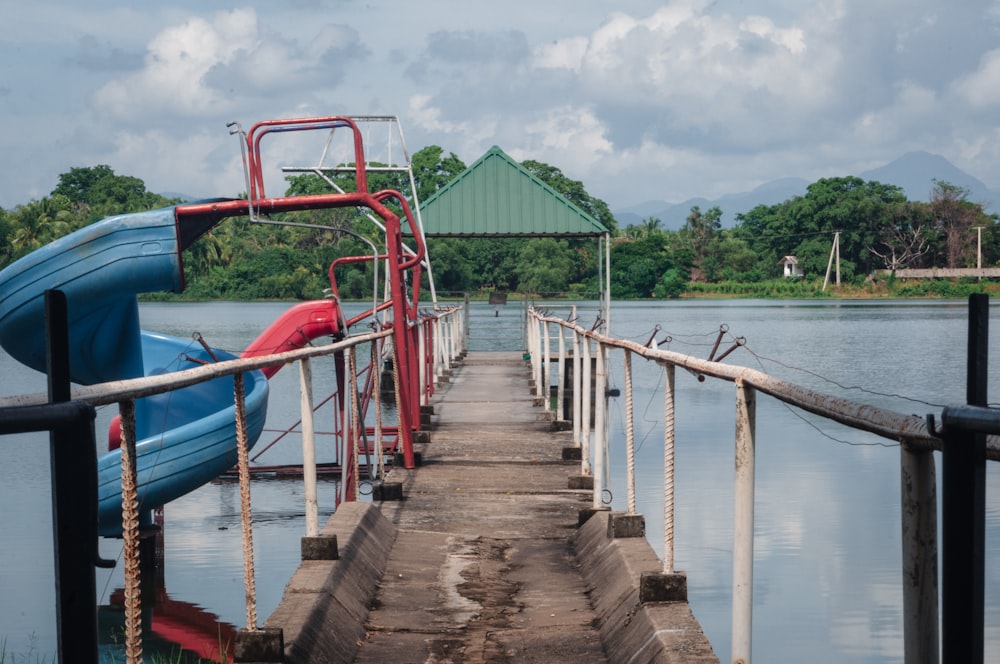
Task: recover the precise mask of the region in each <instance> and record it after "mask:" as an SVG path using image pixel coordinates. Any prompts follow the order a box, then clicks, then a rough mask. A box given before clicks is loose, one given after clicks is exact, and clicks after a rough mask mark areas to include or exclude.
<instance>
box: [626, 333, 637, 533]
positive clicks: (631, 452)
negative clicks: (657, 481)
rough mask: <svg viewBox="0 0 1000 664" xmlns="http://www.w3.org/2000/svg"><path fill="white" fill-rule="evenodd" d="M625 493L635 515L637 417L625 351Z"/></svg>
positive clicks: (630, 352) (629, 355) (628, 359)
mask: <svg viewBox="0 0 1000 664" xmlns="http://www.w3.org/2000/svg"><path fill="white" fill-rule="evenodd" d="M625 492H626V497H627V499H628V513H629V514H635V513H636V507H635V417H634V412H633V410H632V351H630V350H627V349H626V351H625Z"/></svg>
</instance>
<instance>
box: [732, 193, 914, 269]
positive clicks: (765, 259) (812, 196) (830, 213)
mask: <svg viewBox="0 0 1000 664" xmlns="http://www.w3.org/2000/svg"><path fill="white" fill-rule="evenodd" d="M905 201H906V197H905V195H904V194H903V192H902V190H901V189H900V188H899V187H896V186H893V185H886V184H882V183H880V182H875V181H869V182H865V181H864V180H862V179H861V178H857V177H840V178H823V179H820V180H817V181H816V182H814V183H813V184H811V185H809V187H808V188H807V190H806V194H805V195H804V196H796V197H794V198H791V199H789V200H787V201H785V202H784V203H780V204H778V205H772V206H758V207H756V208H754V209H753V210H750V211H749V212H747V213H745V214H739V215H737V236H738V237H740V238H741V239H743V240H744V241H745V242H746V243H747V244H748V246H749V247H750V248H751V249H752V250H753V251H754V252H756V253H757V254H758V256H760V259H761V263H762V264H763V266H764V267H765V269H766V270H767V271H768V273H769V276H775V277H776V276H779V275H780V272H779V270H778V268H777V262H778V260H779V259H780V258H781V257H782V256H785V255H794V256H796V257H798V258H799V262H800V264H803V265H804V267H805V269H806V273H807V274H810V273H812V274H814V275H815V274H817V273H819V274H822V273H823V272H824V271H825V269H826V263H827V259H826V258H820V256H821V255H822V254H823V253H825V254H826V257H828V256H829V251H830V248H831V247H832V242H833V235H834V233H835V232H837V231H839V232H840V256H841V272H842V273H843V274H846V275H847V276H848V277H850V276H851V274H852V273H853V272H859V273H864V274H867V273H868V272H870V271H871V270H872V268H873V267H875V266H876V265H878V264H879V260H878V257H877V256H875V255H874V254H873V253H872V252H871V250H870V249H869V248H870V247H871V246H874V245H875V244H876V243H877V242H878V241H879V238H880V237H881V235H882V232H883V229H884V228H885V226H886V225H887V224H889V223H891V219H892V215H893V210H894V209H895V207H896V206H897V205H899V204H901V203H904V202H905ZM823 247H825V252H824V251H821V249H822V248H823ZM803 256H807V259H806V261H803V260H802V259H803Z"/></svg>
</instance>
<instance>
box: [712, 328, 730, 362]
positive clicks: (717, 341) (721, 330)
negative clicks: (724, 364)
mask: <svg viewBox="0 0 1000 664" xmlns="http://www.w3.org/2000/svg"><path fill="white" fill-rule="evenodd" d="M728 331H729V326H728V325H726V324H725V323H723V324H722V325H720V326H719V336H717V337H716V338H715V345H714V346H712V352H711V353H709V354H708V361H709V362H712V361H713V360H714V359H715V352H716V351H717V350H719V344H720V343H722V337H723V336H724V335H725V334H726V332H728ZM720 359H721V358H720Z"/></svg>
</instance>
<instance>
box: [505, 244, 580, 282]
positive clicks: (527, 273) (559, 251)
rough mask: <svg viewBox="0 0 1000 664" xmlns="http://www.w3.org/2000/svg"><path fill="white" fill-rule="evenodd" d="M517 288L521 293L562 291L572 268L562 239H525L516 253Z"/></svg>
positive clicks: (570, 259) (571, 272)
mask: <svg viewBox="0 0 1000 664" xmlns="http://www.w3.org/2000/svg"><path fill="white" fill-rule="evenodd" d="M515 270H516V272H517V274H518V275H519V277H520V281H519V283H518V290H519V291H521V292H525V293H538V294H545V293H565V292H566V291H567V290H569V284H570V282H569V277H570V275H572V274H573V272H574V265H573V259H572V256H571V252H570V251H569V247H568V245H567V242H566V240H557V239H555V238H551V237H546V238H538V239H535V240H532V241H531V242H526V243H525V244H524V245H523V246H522V247H521V250H520V252H518V256H517V264H516V265H515Z"/></svg>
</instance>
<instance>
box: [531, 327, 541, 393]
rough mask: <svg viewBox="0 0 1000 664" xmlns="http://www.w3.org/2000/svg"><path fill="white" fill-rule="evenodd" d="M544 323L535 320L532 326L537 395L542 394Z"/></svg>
mask: <svg viewBox="0 0 1000 664" xmlns="http://www.w3.org/2000/svg"><path fill="white" fill-rule="evenodd" d="M541 327H542V321H541V319H540V318H534V319H533V320H532V325H531V341H532V345H533V346H534V348H533V350H532V353H531V369H532V374H531V375H532V378H533V379H534V381H535V395H539V394H541V393H542V332H541Z"/></svg>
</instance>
